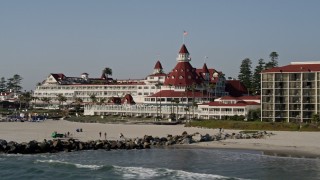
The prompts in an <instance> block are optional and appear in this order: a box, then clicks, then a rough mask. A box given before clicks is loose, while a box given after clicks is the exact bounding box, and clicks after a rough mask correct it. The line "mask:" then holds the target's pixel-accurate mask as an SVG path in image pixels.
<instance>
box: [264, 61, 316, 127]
mask: <svg viewBox="0 0 320 180" xmlns="http://www.w3.org/2000/svg"><path fill="white" fill-rule="evenodd" d="M319 113H320V61H316V62H292V63H291V64H289V65H286V66H282V67H275V68H271V69H267V70H264V71H263V72H262V73H261V120H262V121H274V122H281V121H285V122H310V121H311V118H312V115H313V114H319Z"/></svg>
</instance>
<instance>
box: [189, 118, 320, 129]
mask: <svg viewBox="0 0 320 180" xmlns="http://www.w3.org/2000/svg"><path fill="white" fill-rule="evenodd" d="M187 126H191V127H204V128H212V129H215V128H224V129H237V130H245V131H254V130H259V131H261V130H268V131H299V126H300V125H299V124H296V123H283V122H257V121H255V122H245V121H229V120H228V121H227V120H203V121H192V122H190V123H189V124H188V125H187ZM300 131H320V129H319V128H318V126H316V125H313V124H302V128H301V129H300Z"/></svg>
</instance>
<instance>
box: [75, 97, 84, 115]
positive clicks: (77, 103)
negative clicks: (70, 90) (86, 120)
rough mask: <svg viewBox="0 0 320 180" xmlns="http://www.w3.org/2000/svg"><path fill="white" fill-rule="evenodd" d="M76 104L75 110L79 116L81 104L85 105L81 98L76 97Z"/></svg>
mask: <svg viewBox="0 0 320 180" xmlns="http://www.w3.org/2000/svg"><path fill="white" fill-rule="evenodd" d="M74 103H75V104H76V107H75V109H76V112H77V114H78V111H79V110H80V108H81V104H82V103H83V100H82V99H81V98H79V97H76V98H75V99H74Z"/></svg>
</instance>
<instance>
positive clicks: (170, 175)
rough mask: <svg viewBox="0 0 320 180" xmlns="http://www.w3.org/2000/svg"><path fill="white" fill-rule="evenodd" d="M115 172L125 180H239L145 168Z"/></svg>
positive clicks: (117, 167)
mask: <svg viewBox="0 0 320 180" xmlns="http://www.w3.org/2000/svg"><path fill="white" fill-rule="evenodd" d="M114 169H115V171H118V174H122V176H123V178H124V179H157V178H161V179H163V178H165V179H185V180H195V179H197V180H198V179H211V180H216V179H217V180H218V179H219V180H220V179H239V178H231V177H226V176H220V175H214V174H204V173H193V172H187V171H183V170H173V169H166V168H144V167H120V166H114Z"/></svg>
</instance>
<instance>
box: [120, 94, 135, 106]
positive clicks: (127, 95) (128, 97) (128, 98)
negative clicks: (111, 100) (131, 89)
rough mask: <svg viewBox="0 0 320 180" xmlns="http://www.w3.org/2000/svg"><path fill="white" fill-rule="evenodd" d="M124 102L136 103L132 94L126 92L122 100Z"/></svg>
mask: <svg viewBox="0 0 320 180" xmlns="http://www.w3.org/2000/svg"><path fill="white" fill-rule="evenodd" d="M121 103H122V104H135V102H134V100H133V98H132V96H131V95H130V94H126V95H125V96H124V98H123V99H122V101H121Z"/></svg>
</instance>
